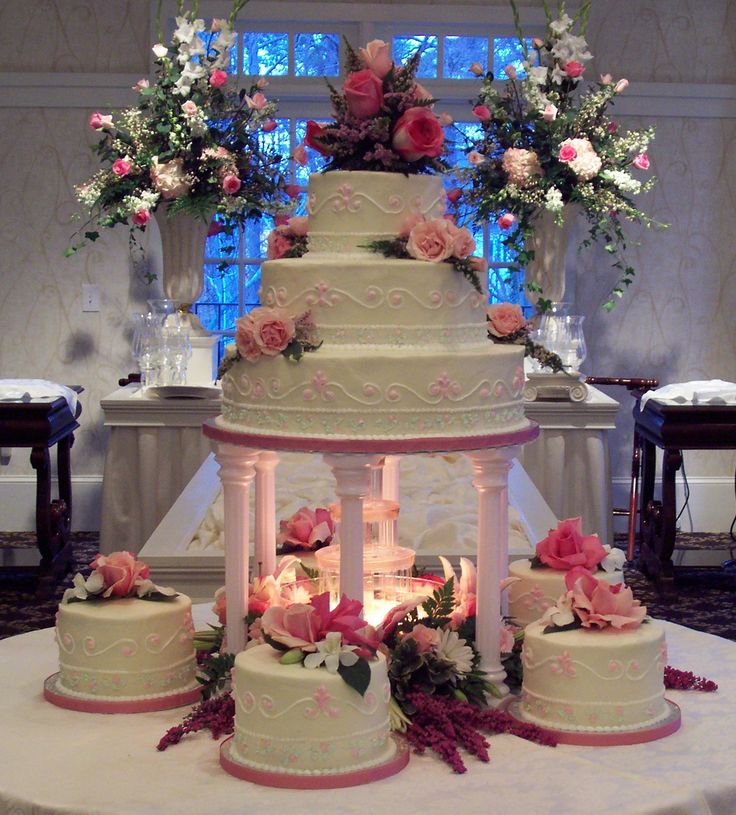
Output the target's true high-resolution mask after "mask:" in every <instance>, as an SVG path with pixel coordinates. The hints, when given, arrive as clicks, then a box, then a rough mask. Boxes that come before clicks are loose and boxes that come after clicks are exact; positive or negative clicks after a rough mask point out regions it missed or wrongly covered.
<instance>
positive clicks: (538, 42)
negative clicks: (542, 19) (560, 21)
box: [532, 37, 544, 51]
mask: <svg viewBox="0 0 736 815" xmlns="http://www.w3.org/2000/svg"><path fill="white" fill-rule="evenodd" d="M532 48H536V49H537V51H539V49H540V48H544V40H543V39H541V38H540V37H533V38H532Z"/></svg>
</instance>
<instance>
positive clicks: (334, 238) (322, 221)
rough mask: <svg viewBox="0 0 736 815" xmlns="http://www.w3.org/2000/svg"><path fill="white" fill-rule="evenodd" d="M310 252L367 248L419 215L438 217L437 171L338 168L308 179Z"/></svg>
mask: <svg viewBox="0 0 736 815" xmlns="http://www.w3.org/2000/svg"><path fill="white" fill-rule="evenodd" d="M307 212H308V213H309V252H310V253H320V254H322V253H328V254H336V253H343V252H361V253H363V252H368V251H370V250H368V249H367V248H365V247H366V245H367V244H368V243H370V242H371V241H375V240H385V239H392V238H395V237H397V236H398V235H399V234H400V233H401V232H402V230H405V229H406V227H407V225H410V224H412V223H413V222H414V221H416V220H417V219H418V218H419V217H424V218H441V217H442V216H443V215H444V212H445V191H444V189H443V187H442V179H441V178H439V177H438V176H429V175H413V176H405V175H401V174H399V173H375V172H366V171H360V170H357V171H337V172H329V173H324V174H322V175H318V174H315V175H312V176H311V178H310V179H309V198H308V202H307Z"/></svg>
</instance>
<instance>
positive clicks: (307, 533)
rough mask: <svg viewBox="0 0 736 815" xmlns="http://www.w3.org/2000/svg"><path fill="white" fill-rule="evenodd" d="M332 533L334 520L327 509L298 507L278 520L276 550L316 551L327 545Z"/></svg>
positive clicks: (282, 551) (329, 542) (281, 552)
mask: <svg viewBox="0 0 736 815" xmlns="http://www.w3.org/2000/svg"><path fill="white" fill-rule="evenodd" d="M334 535H335V522H334V521H333V519H332V515H331V514H330V511H329V509H325V508H324V507H316V508H315V509H309V508H308V507H300V508H299V509H298V510H297V511H296V512H295V513H294V514H293V515H292V516H291V517H290V518H286V519H282V520H281V521H279V532H278V535H277V536H276V552H277V554H289V553H292V552H301V553H306V552H316V551H317V549H321V548H322V547H323V546H329V545H330V544H331V543H332V538H333V537H334Z"/></svg>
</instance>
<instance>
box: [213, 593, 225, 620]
mask: <svg viewBox="0 0 736 815" xmlns="http://www.w3.org/2000/svg"><path fill="white" fill-rule="evenodd" d="M212 613H213V614H214V615H215V616H216V617H217V619H218V621H219V623H220V625H227V598H226V597H225V587H224V586H222V588H219V589H218V590H217V591H216V592H215V603H214V605H213V606H212Z"/></svg>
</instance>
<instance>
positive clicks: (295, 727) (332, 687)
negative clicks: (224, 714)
mask: <svg viewBox="0 0 736 815" xmlns="http://www.w3.org/2000/svg"><path fill="white" fill-rule="evenodd" d="M280 656H281V654H280V652H278V651H276V650H274V649H273V648H271V646H270V645H259V646H256V647H255V648H249V649H248V650H247V651H243V652H241V653H240V654H238V656H237V657H236V659H235V666H234V668H233V689H234V696H235V734H234V737H233V742H232V748H231V758H232V759H233V760H234V761H236V762H238V763H240V764H243V765H245V766H247V767H250V768H252V769H256V770H263V771H271V772H283V773H288V774H291V775H319V774H335V773H347V772H354V771H356V770H361V769H364V768H368V767H373V766H377V765H379V764H383V763H385V762H387V761H389V760H390V759H391V758H392V756H393V754H394V752H395V750H396V746H395V743H394V741H393V740H392V739H391V738H390V736H389V717H388V704H389V699H390V695H391V689H390V685H389V681H388V674H387V670H386V660H385V658H384V657H383V656H380V655H379V657H378V658H377V659H375V660H371V661H370V662H369V665H370V668H371V680H370V684H369V686H368V689H367V690H366V692H365V694H364V695H363V696H361V695H360V694H359V693H358V692H357V691H355V690H354V689H353V688H351V687H350V686H349V685H348V684H347V683H346V682H345V681H344V680H343V679H342V678H341V677H340V676H339V674H331V673H329V672H328V671H327V670H326V669H325V668H324V667H321V668H315V669H309V668H305V667H304V666H303V665H302V664H297V665H282V664H281V663H280V662H279V658H280Z"/></svg>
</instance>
